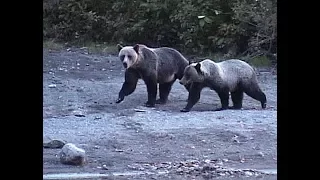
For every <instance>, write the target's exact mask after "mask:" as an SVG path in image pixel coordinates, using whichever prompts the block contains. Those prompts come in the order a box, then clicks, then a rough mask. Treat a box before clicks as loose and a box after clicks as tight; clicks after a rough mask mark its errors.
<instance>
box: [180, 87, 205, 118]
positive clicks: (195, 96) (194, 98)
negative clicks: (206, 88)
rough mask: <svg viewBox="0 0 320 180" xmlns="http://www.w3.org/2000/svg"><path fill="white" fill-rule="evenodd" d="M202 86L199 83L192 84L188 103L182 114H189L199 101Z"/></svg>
mask: <svg viewBox="0 0 320 180" xmlns="http://www.w3.org/2000/svg"><path fill="white" fill-rule="evenodd" d="M202 88H203V87H202V85H201V84H199V83H192V84H191V86H190V89H189V96H188V103H187V105H186V107H185V108H183V109H181V110H180V111H181V112H189V111H190V110H191V108H192V107H193V106H194V105H195V104H196V103H197V102H198V101H199V99H200V93H201V90H202Z"/></svg>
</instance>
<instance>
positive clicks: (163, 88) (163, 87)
mask: <svg viewBox="0 0 320 180" xmlns="http://www.w3.org/2000/svg"><path fill="white" fill-rule="evenodd" d="M174 81H175V80H174ZM174 81H171V82H168V83H163V84H159V95H160V99H158V100H157V101H156V104H165V103H166V102H167V101H168V96H169V93H170V91H171V88H172V85H173V83H174Z"/></svg>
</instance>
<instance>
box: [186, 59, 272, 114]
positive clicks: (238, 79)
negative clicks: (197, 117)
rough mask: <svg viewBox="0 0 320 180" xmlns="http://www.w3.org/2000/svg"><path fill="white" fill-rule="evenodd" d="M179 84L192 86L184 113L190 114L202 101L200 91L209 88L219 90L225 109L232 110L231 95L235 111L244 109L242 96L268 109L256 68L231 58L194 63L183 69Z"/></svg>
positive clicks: (222, 108) (223, 108)
mask: <svg viewBox="0 0 320 180" xmlns="http://www.w3.org/2000/svg"><path fill="white" fill-rule="evenodd" d="M180 84H182V85H187V84H190V89H189V97H188V104H187V105H186V107H185V108H183V109H182V110H181V112H188V111H190V110H191V108H192V107H193V106H194V105H195V104H196V103H197V102H198V101H199V99H200V92H201V90H202V89H203V88H205V87H209V88H210V89H212V90H214V91H216V92H217V93H218V96H219V98H220V101H221V104H222V107H221V108H219V109H217V110H225V109H228V108H229V93H230V92H231V99H232V102H233V107H232V108H233V109H241V108H242V100H243V93H246V94H247V95H248V96H250V97H252V98H254V99H256V100H258V101H260V102H261V107H262V108H263V109H264V108H266V102H267V99H266V95H265V94H264V93H263V92H262V90H261V89H260V87H259V85H258V82H257V77H256V74H255V71H254V69H253V68H252V67H251V66H250V65H249V64H248V63H246V62H244V61H241V60H238V59H231V60H226V61H222V62H219V63H215V62H214V61H212V60H210V59H205V60H203V61H201V62H199V63H192V64H190V65H188V66H187V67H186V68H185V70H184V76H183V78H182V79H181V80H180Z"/></svg>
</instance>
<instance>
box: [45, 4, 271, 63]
mask: <svg viewBox="0 0 320 180" xmlns="http://www.w3.org/2000/svg"><path fill="white" fill-rule="evenodd" d="M276 3H277V2H276V0H180V1H177V0H122V1H116V0H108V1H107V0H63V1H59V0H44V7H43V17H44V18H43V22H44V38H45V39H48V38H54V39H58V40H61V41H88V40H90V41H96V42H107V43H124V44H133V43H144V44H147V45H149V46H170V47H175V48H177V49H179V50H181V51H183V52H188V53H189V54H199V55H207V54H208V53H209V54H210V53H211V54H212V53H213V54H214V53H222V54H224V55H225V57H235V56H237V55H247V54H248V53H249V54H252V53H256V52H259V53H260V52H268V53H275V52H276V37H277V34H276V30H277V29H276V23H277V18H276V8H277V6H276Z"/></svg>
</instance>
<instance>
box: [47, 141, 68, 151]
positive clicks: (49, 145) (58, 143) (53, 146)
mask: <svg viewBox="0 0 320 180" xmlns="http://www.w3.org/2000/svg"><path fill="white" fill-rule="evenodd" d="M65 144H66V142H65V141H62V140H58V139H54V140H51V141H49V142H44V143H43V147H44V148H51V149H57V148H62V147H63V146H64V145H65Z"/></svg>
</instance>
